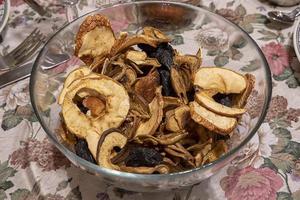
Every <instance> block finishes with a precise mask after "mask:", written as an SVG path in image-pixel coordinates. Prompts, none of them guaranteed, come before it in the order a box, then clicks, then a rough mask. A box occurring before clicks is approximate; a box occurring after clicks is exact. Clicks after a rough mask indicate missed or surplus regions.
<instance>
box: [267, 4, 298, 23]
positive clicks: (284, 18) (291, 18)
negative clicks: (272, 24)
mask: <svg viewBox="0 0 300 200" xmlns="http://www.w3.org/2000/svg"><path fill="white" fill-rule="evenodd" d="M299 15H300V7H297V8H295V9H294V10H292V11H291V12H282V11H270V12H268V16H269V18H270V19H271V20H273V21H276V22H280V23H283V24H293V23H294V22H295V20H296V18H297V17H298V16H299Z"/></svg>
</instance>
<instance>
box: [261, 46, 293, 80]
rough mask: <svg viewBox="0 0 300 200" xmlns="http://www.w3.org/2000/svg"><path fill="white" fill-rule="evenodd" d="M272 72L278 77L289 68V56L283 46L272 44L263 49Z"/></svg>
mask: <svg viewBox="0 0 300 200" xmlns="http://www.w3.org/2000/svg"><path fill="white" fill-rule="evenodd" d="M262 51H263V52H264V54H265V56H266V58H267V60H268V63H269V66H270V68H271V71H272V73H273V74H274V75H276V76H278V75H280V74H282V73H283V71H284V70H285V69H286V68H287V67H288V66H289V55H288V52H287V50H286V49H285V48H284V47H283V46H282V44H279V43H275V42H271V43H269V44H266V45H265V46H263V47H262Z"/></svg>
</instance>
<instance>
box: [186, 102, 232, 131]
mask: <svg viewBox="0 0 300 200" xmlns="http://www.w3.org/2000/svg"><path fill="white" fill-rule="evenodd" d="M189 106H190V113H191V118H192V119H193V120H194V121H195V122H197V123H198V124H200V125H202V126H204V127H205V128H207V129H208V130H210V131H214V132H216V133H219V134H221V135H227V134H229V133H231V132H232V131H233V129H234V128H235V126H236V125H237V120H236V118H232V117H225V116H221V115H218V114H216V113H213V112H211V111H209V110H207V109H206V108H205V107H203V106H201V105H199V104H198V103H197V102H195V101H193V102H191V103H190V104H189Z"/></svg>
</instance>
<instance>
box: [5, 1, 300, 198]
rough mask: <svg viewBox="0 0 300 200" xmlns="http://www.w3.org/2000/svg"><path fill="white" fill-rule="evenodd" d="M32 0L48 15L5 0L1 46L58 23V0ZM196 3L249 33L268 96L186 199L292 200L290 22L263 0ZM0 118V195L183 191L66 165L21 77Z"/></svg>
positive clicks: (298, 180)
mask: <svg viewBox="0 0 300 200" xmlns="http://www.w3.org/2000/svg"><path fill="white" fill-rule="evenodd" d="M95 2H96V1H88V0H80V1H79V4H78V9H79V13H80V14H84V13H86V12H88V11H90V10H93V9H94V8H95V5H94V4H95ZM40 3H41V4H42V5H43V6H45V8H47V11H48V13H49V15H47V16H45V17H40V16H38V15H37V14H36V13H35V12H34V11H33V10H32V9H31V8H29V7H28V6H27V4H25V3H24V2H23V0H11V6H12V8H11V13H10V18H9V24H8V30H7V34H6V35H5V40H4V42H3V43H2V44H1V45H0V49H1V50H2V53H3V54H5V53H6V52H7V51H9V50H10V49H12V48H14V47H15V46H16V45H17V44H18V43H19V42H21V41H22V40H23V39H24V38H25V37H26V36H27V35H28V34H29V33H30V32H31V31H32V30H33V29H34V28H35V27H38V28H39V29H40V30H42V32H44V33H45V34H51V33H53V32H54V31H56V30H57V29H59V27H61V26H62V25H63V24H64V23H66V18H65V13H64V12H65V10H64V8H63V7H62V6H61V2H60V1H59V0H57V1H55V0H52V1H46V0H44V1H40ZM201 6H204V7H206V8H207V9H210V10H212V11H214V12H216V13H219V14H221V15H223V16H224V17H226V18H227V19H229V20H231V21H233V22H234V23H236V24H238V25H240V26H241V27H243V28H244V29H245V30H246V31H247V32H249V33H250V35H251V37H253V38H254V39H255V40H256V42H257V43H258V44H259V46H260V47H261V48H262V50H263V52H264V54H265V55H266V58H267V60H268V62H269V65H270V68H271V71H272V74H273V96H272V101H271V105H270V109H269V112H268V115H267V117H266V119H265V122H264V124H263V125H262V126H261V128H260V129H259V131H258V132H257V134H256V135H255V137H254V138H253V139H252V140H251V142H250V143H249V144H248V145H247V147H246V148H245V150H244V151H243V152H245V155H243V156H241V158H240V159H239V160H235V163H232V165H230V166H228V167H226V168H225V169H223V170H222V171H220V172H219V173H218V174H216V175H214V176H213V177H211V178H210V179H208V180H206V181H203V182H201V183H200V184H199V185H197V186H194V187H193V189H192V190H191V193H190V197H189V199H191V200H198V199H201V200H203V199H213V200H215V199H216V200H217V199H230V200H272V199H278V200H291V199H294V200H299V199H300V123H299V121H298V120H299V117H300V101H299V98H298V97H300V64H299V62H298V60H297V59H296V56H295V52H294V50H293V47H292V31H293V27H288V28H287V27H284V29H282V30H281V29H280V28H279V27H272V26H269V24H268V21H267V19H266V13H267V11H268V10H271V9H275V8H276V7H274V6H271V5H269V4H268V3H267V2H265V1H260V0H224V1H219V0H214V1H212V0H203V1H202V2H201ZM276 9H281V10H288V9H292V8H280V7H277V8H276ZM216 53H217V55H215V56H216V59H215V60H216V62H218V63H217V64H219V65H222V64H226V62H227V60H228V59H229V57H230V55H224V54H220V55H218V52H216ZM239 56H240V55H239ZM236 59H238V57H237V58H236ZM255 67H256V65H255V62H253V63H250V64H249V65H248V66H247V67H246V68H245V69H244V70H246V71H252V70H255ZM254 103H257V104H259V101H257V102H254ZM0 124H1V128H0V200H2V199H13V200H25V199H26V200H33V199H36V200H37V199H46V200H50V199H51V200H61V199H69V200H77V199H78V200H79V199H88V200H93V199H98V200H109V199H155V198H156V199H166V200H168V199H176V200H179V199H185V195H186V194H187V191H183V192H175V193H174V192H172V193H169V192H164V193H155V194H142V193H135V192H129V191H124V190H121V189H116V188H113V187H111V186H108V185H106V184H105V183H103V182H101V181H99V180H98V179H97V178H96V177H93V176H92V175H89V174H87V173H85V172H83V171H82V170H81V169H78V168H76V167H75V166H73V165H72V164H71V163H70V162H69V161H68V160H67V159H66V158H65V157H64V156H63V155H62V154H61V153H60V152H59V151H58V150H57V149H56V148H55V147H54V146H53V145H52V144H51V143H50V142H49V140H48V139H47V137H46V134H45V133H44V131H43V130H42V129H41V126H40V124H39V123H38V122H37V119H36V117H35V115H34V113H33V110H32V107H31V105H30V98H29V87H28V79H27V80H22V81H19V82H18V83H16V84H13V85H10V86H7V87H6V88H3V89H1V90H0Z"/></svg>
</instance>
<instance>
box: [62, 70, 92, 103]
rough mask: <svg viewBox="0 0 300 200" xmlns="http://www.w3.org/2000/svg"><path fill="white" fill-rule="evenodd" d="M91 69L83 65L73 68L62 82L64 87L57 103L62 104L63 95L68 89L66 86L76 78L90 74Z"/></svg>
mask: <svg viewBox="0 0 300 200" xmlns="http://www.w3.org/2000/svg"><path fill="white" fill-rule="evenodd" d="M91 72H92V71H91V70H90V69H89V68H87V67H85V66H83V67H79V68H77V69H75V70H73V71H72V72H71V73H70V74H69V75H68V76H67V78H66V79H65V82H64V87H63V89H62V91H61V93H60V95H59V97H58V104H60V105H61V104H62V103H63V100H64V97H65V95H66V93H67V91H68V87H69V86H70V85H71V84H72V83H73V82H74V81H76V80H78V79H80V78H82V77H84V76H86V75H88V74H90V73H91Z"/></svg>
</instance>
